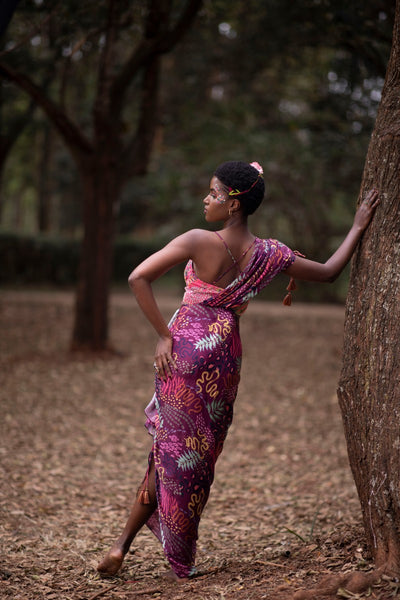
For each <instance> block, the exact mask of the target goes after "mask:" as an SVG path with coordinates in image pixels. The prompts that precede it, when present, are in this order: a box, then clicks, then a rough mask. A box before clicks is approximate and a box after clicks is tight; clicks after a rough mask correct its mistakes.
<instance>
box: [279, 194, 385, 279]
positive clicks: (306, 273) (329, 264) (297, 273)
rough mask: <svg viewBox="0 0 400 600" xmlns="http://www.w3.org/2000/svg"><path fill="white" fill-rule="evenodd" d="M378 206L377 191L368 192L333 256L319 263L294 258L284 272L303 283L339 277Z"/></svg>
mask: <svg viewBox="0 0 400 600" xmlns="http://www.w3.org/2000/svg"><path fill="white" fill-rule="evenodd" d="M378 204H379V197H378V191H377V190H375V189H373V190H371V191H370V192H368V194H367V196H366V197H365V200H364V201H363V202H361V204H360V206H359V208H358V210H357V212H356V214H355V217H354V222H353V225H352V227H351V229H350V231H349V233H348V234H347V236H346V238H345V239H344V240H343V242H342V243H341V244H340V246H339V248H338V249H337V250H336V252H335V253H334V254H332V256H331V257H330V258H329V259H328V260H327V261H326V262H325V263H319V262H315V261H313V260H307V259H306V258H301V257H298V256H297V257H296V259H295V261H294V262H293V264H292V265H291V266H290V267H288V268H287V269H286V271H285V273H287V274H288V275H289V276H290V277H293V278H294V279H300V280H303V281H317V282H332V281H335V279H336V278H337V277H338V276H339V275H340V273H341V272H342V271H343V269H344V267H345V266H346V265H347V263H348V262H349V260H350V259H351V257H352V255H353V253H354V250H355V249H356V247H357V244H358V242H359V241H360V239H361V236H362V234H363V233H364V231H365V230H366V228H367V227H368V225H369V223H370V221H371V219H372V217H373V215H374V212H375V209H376V207H377V206H378Z"/></svg>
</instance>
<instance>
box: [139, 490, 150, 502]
mask: <svg viewBox="0 0 400 600" xmlns="http://www.w3.org/2000/svg"><path fill="white" fill-rule="evenodd" d="M138 502H139V504H150V497H149V490H142V491H141V492H140V493H139V496H138Z"/></svg>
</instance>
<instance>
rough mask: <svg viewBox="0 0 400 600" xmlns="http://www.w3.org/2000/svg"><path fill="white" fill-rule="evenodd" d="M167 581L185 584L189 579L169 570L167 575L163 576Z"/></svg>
mask: <svg viewBox="0 0 400 600" xmlns="http://www.w3.org/2000/svg"><path fill="white" fill-rule="evenodd" d="M162 577H163V578H165V579H170V580H171V581H175V582H176V583H185V581H187V580H188V577H178V575H177V574H176V573H175V572H174V571H173V570H172V569H169V570H168V571H167V572H166V573H163V575H162Z"/></svg>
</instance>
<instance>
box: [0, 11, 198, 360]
mask: <svg viewBox="0 0 400 600" xmlns="http://www.w3.org/2000/svg"><path fill="white" fill-rule="evenodd" d="M28 4H29V3H28ZM200 6H201V0H187V2H186V3H185V5H184V7H182V6H181V10H178V9H177V8H176V6H175V3H174V2H173V1H172V0H149V1H148V2H147V3H146V6H144V5H143V2H139V1H135V2H129V1H128V0H108V2H107V3H104V4H100V5H99V4H98V3H97V2H93V1H91V2H86V3H84V4H82V3H81V2H77V1H76V0H69V2H64V3H63V4H58V3H55V2H52V3H47V4H46V6H43V7H42V10H43V11H45V12H46V11H51V10H53V11H54V16H55V19H54V20H53V26H54V27H55V28H56V29H57V33H56V36H55V39H56V40H57V46H58V48H59V55H58V57H57V63H58V64H62V65H63V69H58V76H59V77H60V79H59V85H61V89H62V90H63V93H62V95H61V101H57V100H56V99H55V98H54V94H53V95H50V94H46V93H45V91H44V90H43V89H42V88H41V87H39V85H38V84H37V83H35V81H34V80H33V78H31V77H30V76H29V75H28V74H27V73H26V72H22V71H21V70H20V69H17V68H15V67H14V66H12V65H11V64H10V62H9V61H8V60H7V57H5V59H3V60H2V61H1V63H0V73H1V74H2V75H3V77H5V78H7V79H8V80H10V81H12V82H13V83H15V84H16V85H18V86H19V87H20V88H21V89H23V90H24V91H25V92H27V93H28V94H29V95H30V97H31V98H32V99H33V100H35V102H36V103H37V104H38V105H39V106H40V107H41V108H42V109H43V110H44V112H45V113H46V115H47V117H48V118H49V119H50V121H51V122H52V124H53V126H54V127H55V128H56V129H57V131H58V132H59V134H60V135H61V136H62V138H63V140H64V142H65V143H66V145H67V146H68V148H69V150H70V152H71V154H72V156H73V158H74V161H75V163H76V166H77V169H78V171H79V174H80V178H81V181H82V190H83V200H84V210H83V219H84V239H83V246H82V255H81V261H80V272H79V283H78V290H77V301H76V311H75V325H74V331H73V341H72V346H73V348H90V349H92V350H102V349H105V348H106V347H107V343H108V295H109V284H110V278H111V265H112V249H113V239H114V229H115V220H116V214H117V209H118V202H119V197H120V194H121V190H122V188H123V186H124V184H125V182H126V181H127V180H129V179H130V178H131V177H132V176H133V175H138V174H143V173H145V172H146V170H147V166H148V162H149V158H150V153H151V149H152V144H153V139H154V135H155V132H156V127H157V100H158V93H159V73H160V57H161V55H163V54H166V53H168V52H170V51H171V49H172V48H173V47H174V46H175V45H176V44H177V43H178V42H179V41H180V39H181V38H182V36H183V34H184V33H185V32H186V31H187V29H188V28H189V27H190V25H191V24H192V22H193V20H194V18H195V16H196V14H197V12H198V10H199V8H200ZM39 42H40V40H39ZM127 45H129V53H128V56H127V55H126V46H127ZM85 58H87V60H88V61H90V64H91V68H92V71H91V72H89V71H88V69H87V68H86V70H85V71H84V73H83V75H84V77H86V78H87V79H89V80H90V84H91V90H90V91H87V93H86V94H82V96H81V97H82V100H83V102H85V103H88V106H87V107H86V109H87V110H86V111H84V112H83V111H82V112H83V118H81V122H78V121H77V120H74V119H72V117H71V116H70V112H69V110H68V109H67V104H68V94H67V89H66V84H67V78H68V77H69V73H70V71H71V70H72V69H76V68H77V66H78V65H79V64H81V63H82V62H83V61H84V59H85ZM81 77H82V73H81ZM86 83H87V82H86V81H82V85H83V89H85V91H86V90H87V88H86ZM133 85H134V86H135V97H134V105H133V106H132V105H129V106H128V108H127V104H128V99H130V100H132V97H131V96H129V95H128V91H129V90H130V88H131V87H132V86H133ZM82 112H81V115H80V116H81V117H82ZM128 117H129V121H130V122H131V121H133V122H134V126H133V127H132V126H130V125H129V124H128V120H127V118H128Z"/></svg>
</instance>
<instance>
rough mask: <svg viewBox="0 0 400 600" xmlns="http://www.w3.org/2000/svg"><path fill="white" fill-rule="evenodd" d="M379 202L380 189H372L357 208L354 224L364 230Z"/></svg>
mask: <svg viewBox="0 0 400 600" xmlns="http://www.w3.org/2000/svg"><path fill="white" fill-rule="evenodd" d="M378 204H379V195H378V190H376V189H372V190H370V191H369V192H368V193H367V195H366V196H365V198H364V200H363V201H362V202H361V204H360V206H359V207H358V209H357V212H356V214H355V217H354V226H355V227H357V228H358V229H360V230H362V231H364V229H366V228H367V227H368V225H369V223H370V221H371V219H372V217H373V216H374V212H375V209H376V207H377V206H378Z"/></svg>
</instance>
